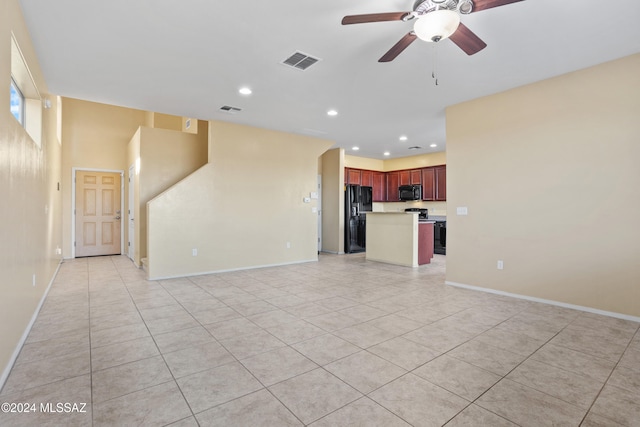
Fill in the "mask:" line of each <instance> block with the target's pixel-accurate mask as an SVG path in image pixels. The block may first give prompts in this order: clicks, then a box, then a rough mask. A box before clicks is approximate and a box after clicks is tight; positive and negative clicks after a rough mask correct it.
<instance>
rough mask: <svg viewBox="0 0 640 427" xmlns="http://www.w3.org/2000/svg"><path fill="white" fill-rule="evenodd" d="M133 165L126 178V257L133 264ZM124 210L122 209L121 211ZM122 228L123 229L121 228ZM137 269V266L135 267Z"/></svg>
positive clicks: (134, 244)
mask: <svg viewBox="0 0 640 427" xmlns="http://www.w3.org/2000/svg"><path fill="white" fill-rule="evenodd" d="M135 167H136V165H135V164H132V165H131V166H129V176H128V177H127V191H128V194H127V196H128V197H127V201H128V204H127V247H126V249H127V257H128V258H129V259H130V260H131V261H132V262H133V263H134V264H135V263H136V261H135V253H136V252H135V251H136V240H135V217H134V233H133V235H132V234H131V217H132V216H133V212H134V206H133V205H134V204H135V197H134V196H135V191H134V187H135V182H134V171H135ZM123 210H124V209H123ZM123 228H124V227H123ZM136 267H138V265H136Z"/></svg>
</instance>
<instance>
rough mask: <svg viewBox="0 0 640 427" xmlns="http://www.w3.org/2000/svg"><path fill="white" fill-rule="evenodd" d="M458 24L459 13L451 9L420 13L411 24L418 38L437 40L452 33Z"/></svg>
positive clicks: (428, 40)
mask: <svg viewBox="0 0 640 427" xmlns="http://www.w3.org/2000/svg"><path fill="white" fill-rule="evenodd" d="M458 25H460V15H458V13H457V12H455V11H453V10H448V9H439V10H434V11H433V12H429V13H427V14H425V15H422V16H421V17H420V18H418V20H417V21H416V22H415V24H413V31H414V32H415V33H416V36H418V38H419V39H421V40H424V41H427V42H439V41H440V40H443V39H446V38H448V37H449V36H451V34H453V33H454V32H455V31H456V30H457V29H458Z"/></svg>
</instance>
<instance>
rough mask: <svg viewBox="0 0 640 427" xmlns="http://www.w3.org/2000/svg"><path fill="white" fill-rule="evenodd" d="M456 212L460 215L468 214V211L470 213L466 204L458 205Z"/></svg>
mask: <svg viewBox="0 0 640 427" xmlns="http://www.w3.org/2000/svg"><path fill="white" fill-rule="evenodd" d="M456 213H457V214H458V215H466V214H467V213H469V211H468V210H467V207H466V206H458V207H457V208H456Z"/></svg>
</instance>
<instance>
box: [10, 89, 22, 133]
mask: <svg viewBox="0 0 640 427" xmlns="http://www.w3.org/2000/svg"><path fill="white" fill-rule="evenodd" d="M11 114H13V117H15V118H16V120H17V121H19V122H20V124H21V125H22V126H24V95H22V92H21V91H20V88H19V87H18V85H17V84H16V82H15V81H14V80H13V78H11Z"/></svg>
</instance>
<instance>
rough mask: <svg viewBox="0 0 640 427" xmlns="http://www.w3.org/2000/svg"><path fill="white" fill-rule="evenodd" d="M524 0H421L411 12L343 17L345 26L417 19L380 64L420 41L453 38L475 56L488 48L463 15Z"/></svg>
mask: <svg viewBox="0 0 640 427" xmlns="http://www.w3.org/2000/svg"><path fill="white" fill-rule="evenodd" d="M519 1H523V0H417V1H416V2H415V3H414V5H413V11H411V12H389V13H369V14H365V15H349V16H345V17H344V18H342V25H349V24H364V23H367V22H384V21H404V22H407V21H411V20H412V19H416V22H415V23H414V26H413V31H409V32H408V33H407V34H406V35H405V36H404V37H403V38H401V39H400V41H398V43H396V44H395V45H393V47H392V48H391V49H389V51H388V52H387V53H385V54H384V55H383V56H382V57H381V58H380V59H379V60H378V62H389V61H393V60H394V59H395V58H396V57H397V56H398V55H400V53H402V51H403V50H405V49H406V48H407V47H408V46H409V45H410V44H411V43H413V42H414V40H415V39H416V38H419V39H421V40H425V41H428V42H439V41H440V40H443V39H447V38H449V39H451V41H452V42H454V43H455V44H456V45H457V46H458V47H459V48H460V49H462V50H463V51H464V52H465V53H466V54H467V55H473V54H475V53H478V52H480V51H481V50H482V49H484V48H485V47H487V44H486V43H485V42H483V41H482V40H481V39H480V37H478V36H477V35H476V34H475V33H474V32H473V31H471V30H470V29H469V28H467V27H466V26H465V25H464V24H463V23H461V22H460V15H461V14H462V15H467V14H469V13H471V12H479V11H481V10H485V9H491V8H494V7H498V6H504V5H507V4H511V3H516V2H519Z"/></svg>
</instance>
